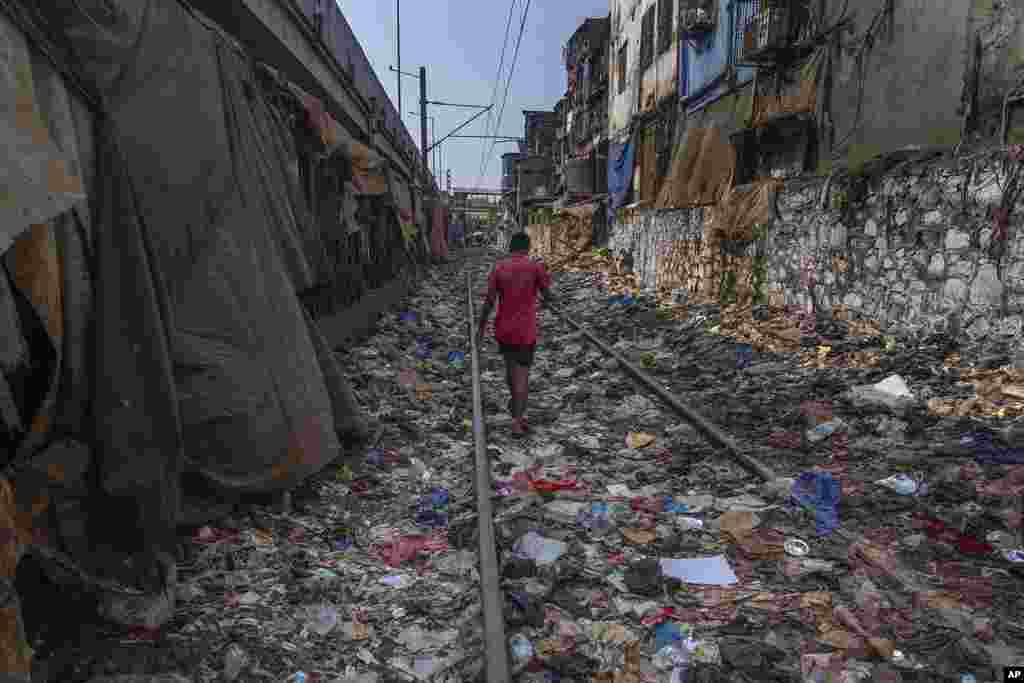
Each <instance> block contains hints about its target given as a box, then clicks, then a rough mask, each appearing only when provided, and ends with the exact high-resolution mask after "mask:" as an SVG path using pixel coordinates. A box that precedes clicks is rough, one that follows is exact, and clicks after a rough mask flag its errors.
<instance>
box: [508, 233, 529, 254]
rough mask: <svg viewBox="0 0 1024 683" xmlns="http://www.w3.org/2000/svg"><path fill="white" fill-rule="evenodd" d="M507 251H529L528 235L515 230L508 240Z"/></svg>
mask: <svg viewBox="0 0 1024 683" xmlns="http://www.w3.org/2000/svg"><path fill="white" fill-rule="evenodd" d="M508 250H509V251H530V236H529V235H527V234H526V233H525V232H517V233H516V234H514V235H512V239H510V240H509V242H508Z"/></svg>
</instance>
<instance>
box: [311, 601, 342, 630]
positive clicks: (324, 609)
mask: <svg viewBox="0 0 1024 683" xmlns="http://www.w3.org/2000/svg"><path fill="white" fill-rule="evenodd" d="M337 625H338V610H337V608H335V607H333V606H331V605H316V606H314V607H311V608H309V610H308V612H307V615H306V628H308V629H309V630H310V631H312V632H313V633H316V634H317V635H320V636H326V635H327V634H328V633H330V632H331V631H333V630H334V628H335V627H336V626H337Z"/></svg>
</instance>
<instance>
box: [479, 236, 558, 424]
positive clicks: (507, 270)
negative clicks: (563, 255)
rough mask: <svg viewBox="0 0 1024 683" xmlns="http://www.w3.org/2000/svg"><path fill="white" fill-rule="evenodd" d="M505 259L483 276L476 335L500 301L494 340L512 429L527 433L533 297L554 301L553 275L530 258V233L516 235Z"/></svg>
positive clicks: (534, 318) (481, 335)
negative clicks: (484, 284) (508, 394)
mask: <svg viewBox="0 0 1024 683" xmlns="http://www.w3.org/2000/svg"><path fill="white" fill-rule="evenodd" d="M509 252H510V255H509V257H508V258H506V259H503V260H501V261H499V262H498V263H497V264H495V266H494V270H493V271H491V276H490V278H488V280H487V295H486V297H485V299H484V305H483V309H482V310H481V311H480V323H479V329H478V334H477V337H478V338H479V339H480V340H483V338H484V333H485V332H486V330H487V320H488V318H490V316H491V310H492V309H493V308H494V304H495V300H499V305H498V316H497V318H495V321H494V338H495V339H496V340H497V341H498V348H499V349H500V350H501V355H502V356H504V357H505V381H506V382H508V388H509V391H510V392H511V394H512V400H511V401H510V402H509V412H511V413H512V431H513V433H515V434H525V433H526V432H527V430H528V429H529V427H528V425H527V423H526V417H525V415H526V400H527V396H528V394H529V384H530V366H531V365H532V364H533V356H534V352H535V351H536V348H537V295H538V294H540V295H541V296H542V297H543V298H544V301H545V303H547V304H549V305H550V304H553V303H554V298H553V296H552V294H551V276H550V275H549V274H548V272H547V270H546V269H545V268H544V265H543V264H541V263H537V262H534V261H531V260H530V237H529V235H527V234H526V233H522V232H521V233H518V234H516V235H513V236H512V239H511V240H510V241H509Z"/></svg>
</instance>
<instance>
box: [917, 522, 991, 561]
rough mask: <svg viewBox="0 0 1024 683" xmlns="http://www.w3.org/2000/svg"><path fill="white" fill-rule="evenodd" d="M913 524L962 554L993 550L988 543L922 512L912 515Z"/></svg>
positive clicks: (930, 536) (982, 552)
mask: <svg viewBox="0 0 1024 683" xmlns="http://www.w3.org/2000/svg"><path fill="white" fill-rule="evenodd" d="M914 525H915V526H917V527H918V528H919V529H923V530H924V532H925V534H926V535H927V536H928V538H930V539H932V540H933V541H939V542H941V543H947V544H949V545H951V546H953V547H955V548H956V549H957V550H959V551H960V552H961V553H963V554H964V555H988V554H990V553H992V552H994V551H995V548H993V547H992V546H991V545H989V544H988V543H985V542H984V541H979V540H978V539H976V538H974V537H973V536H968V535H967V534H964V533H961V532H959V531H957V530H956V529H954V528H953V527H951V526H949V525H948V524H946V523H945V522H943V521H941V520H938V519H933V518H930V517H928V516H927V515H925V514H924V513H920V512H919V513H916V514H915V515H914Z"/></svg>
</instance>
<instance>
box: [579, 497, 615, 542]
mask: <svg viewBox="0 0 1024 683" xmlns="http://www.w3.org/2000/svg"><path fill="white" fill-rule="evenodd" d="M577 524H579V525H580V526H582V527H583V528H585V529H588V530H589V531H590V533H591V534H593V535H594V536H604V535H605V534H607V533H608V531H609V530H610V529H611V525H612V524H611V509H610V507H609V505H608V503H605V502H604V501H597V502H594V503H591V504H590V509H589V510H580V512H579V515H577Z"/></svg>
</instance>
